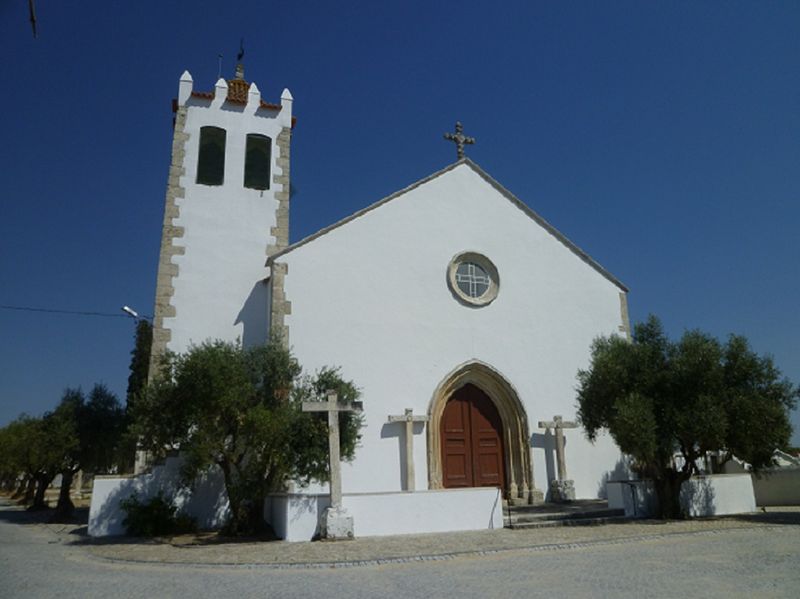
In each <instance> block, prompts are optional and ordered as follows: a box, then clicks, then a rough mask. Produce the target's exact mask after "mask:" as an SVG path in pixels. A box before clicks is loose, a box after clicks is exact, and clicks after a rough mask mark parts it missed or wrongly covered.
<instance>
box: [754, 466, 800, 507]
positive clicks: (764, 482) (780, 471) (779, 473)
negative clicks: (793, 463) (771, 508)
mask: <svg viewBox="0 0 800 599" xmlns="http://www.w3.org/2000/svg"><path fill="white" fill-rule="evenodd" d="M753 488H754V489H755V493H756V505H800V468H775V469H772V470H767V471H765V472H764V473H762V474H761V476H760V477H756V476H753Z"/></svg>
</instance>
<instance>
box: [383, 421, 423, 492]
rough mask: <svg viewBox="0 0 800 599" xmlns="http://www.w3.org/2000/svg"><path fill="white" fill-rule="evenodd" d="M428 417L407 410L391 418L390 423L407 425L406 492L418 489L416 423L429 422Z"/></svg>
mask: <svg viewBox="0 0 800 599" xmlns="http://www.w3.org/2000/svg"><path fill="white" fill-rule="evenodd" d="M427 421H428V417H427V416H414V410H412V409H410V408H406V410H405V413H404V414H401V415H400V416H389V422H405V423H406V491H413V490H414V489H415V488H416V484H415V482H414V423H415V422H427Z"/></svg>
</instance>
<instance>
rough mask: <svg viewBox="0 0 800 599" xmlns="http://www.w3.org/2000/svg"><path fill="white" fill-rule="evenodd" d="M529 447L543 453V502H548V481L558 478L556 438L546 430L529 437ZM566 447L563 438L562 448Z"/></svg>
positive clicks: (550, 495)
mask: <svg viewBox="0 0 800 599" xmlns="http://www.w3.org/2000/svg"><path fill="white" fill-rule="evenodd" d="M531 447H532V448H534V449H541V450H542V451H543V452H544V466H545V470H546V472H545V474H546V482H547V491H546V492H545V496H544V500H545V501H550V500H551V499H552V494H551V489H550V481H553V480H555V479H556V478H557V477H558V470H556V436H555V434H554V433H553V431H552V430H551V429H547V430H546V431H545V432H543V433H533V434H532V435H531ZM566 447H567V438H566V437H565V438H564V448H565V449H566ZM567 474H569V472H567Z"/></svg>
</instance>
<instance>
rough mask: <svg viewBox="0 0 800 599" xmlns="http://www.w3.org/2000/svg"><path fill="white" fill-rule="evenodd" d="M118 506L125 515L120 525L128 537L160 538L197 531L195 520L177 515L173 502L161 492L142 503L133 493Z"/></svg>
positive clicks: (184, 515) (180, 514) (185, 515)
mask: <svg viewBox="0 0 800 599" xmlns="http://www.w3.org/2000/svg"><path fill="white" fill-rule="evenodd" d="M119 505H120V507H121V508H122V511H124V512H125V514H126V516H125V519H124V520H123V521H122V524H123V525H124V526H125V529H126V531H127V533H128V534H129V535H130V536H134V537H162V536H169V535H179V534H185V533H190V532H195V531H196V530H197V521H196V520H195V518H192V517H191V516H188V515H187V514H182V513H179V512H178V508H177V507H176V506H175V504H174V503H173V501H172V500H171V499H168V498H167V497H165V496H164V492H163V491H159V492H158V495H156V496H155V497H151V498H150V499H148V500H147V501H144V502H142V501H140V500H139V496H138V495H137V494H136V493H134V494H133V495H131V496H130V497H129V498H128V499H123V500H122V501H120V502H119Z"/></svg>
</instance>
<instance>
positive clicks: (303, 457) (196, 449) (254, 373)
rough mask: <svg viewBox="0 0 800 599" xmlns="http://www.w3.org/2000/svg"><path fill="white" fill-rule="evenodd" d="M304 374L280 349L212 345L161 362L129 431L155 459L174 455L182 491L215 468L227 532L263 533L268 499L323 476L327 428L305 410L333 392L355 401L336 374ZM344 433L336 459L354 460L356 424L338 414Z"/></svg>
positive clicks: (137, 404) (275, 346) (352, 389)
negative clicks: (291, 484)
mask: <svg viewBox="0 0 800 599" xmlns="http://www.w3.org/2000/svg"><path fill="white" fill-rule="evenodd" d="M300 375H301V368H300V365H299V364H298V363H297V361H296V360H295V359H294V357H293V356H292V355H291V353H290V352H289V351H288V350H286V349H285V348H284V347H283V346H282V345H281V344H280V343H279V342H277V341H272V342H270V343H269V344H267V345H265V346H259V347H253V348H247V349H244V348H242V347H241V345H240V344H239V343H228V342H223V341H209V342H206V343H203V344H201V345H198V346H194V347H192V348H190V349H189V351H188V352H186V353H185V354H180V355H175V354H167V355H166V356H165V357H164V359H163V360H162V363H161V368H160V372H159V373H158V374H157V375H156V376H155V377H154V379H153V380H152V382H151V383H150V384H149V385H148V386H147V388H146V389H145V391H144V393H142V394H141V395H140V396H139V397H138V398H137V399H136V402H135V409H134V418H135V425H134V426H135V429H134V430H135V432H136V434H137V436H138V437H139V439H141V444H142V446H143V447H144V448H145V449H147V450H148V451H150V452H151V453H152V454H154V455H156V456H158V455H164V454H165V452H166V451H167V450H169V449H178V448H179V449H180V451H181V454H182V456H183V457H184V460H185V462H184V468H183V472H184V478H185V481H186V482H187V483H190V482H191V481H193V480H195V479H196V478H197V477H198V476H200V475H201V474H202V473H204V472H206V471H207V470H208V468H209V467H212V466H217V467H219V469H220V470H221V471H222V474H223V477H224V481H225V490H226V492H227V495H228V501H229V505H230V511H231V517H230V520H229V522H228V524H227V526H226V532H228V533H230V534H243V533H248V532H252V531H254V530H257V529H258V528H259V527H260V525H261V522H262V516H261V514H262V506H263V501H264V498H265V496H266V494H267V493H270V492H272V491H277V490H282V489H283V488H284V485H285V484H286V482H287V481H288V480H300V481H308V480H310V479H317V480H326V479H327V477H328V467H327V459H328V457H327V455H328V451H327V447H328V446H327V439H328V437H327V423H326V422H325V421H324V420H322V419H320V418H318V417H315V416H313V415H311V414H308V413H304V412H303V411H302V409H301V404H302V402H303V401H309V400H315V399H319V400H322V399H324V395H325V392H326V391H327V390H329V389H333V390H335V391H337V393H338V394H339V397H340V399H342V400H343V401H353V400H355V399H357V398H358V395H359V393H358V390H357V389H356V387H355V386H354V385H353V383H351V382H348V381H344V380H342V378H341V377H340V376H339V374H338V372H337V371H336V370H334V369H330V368H326V369H323V370H322V371H320V372H319V373H317V375H316V376H314V377H301V376H300ZM340 425H341V453H342V457H343V459H352V457H353V455H354V452H355V447H356V443H357V441H358V438H359V429H360V426H361V419H360V417H358V416H356V415H353V414H342V415H341V416H340Z"/></svg>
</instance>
